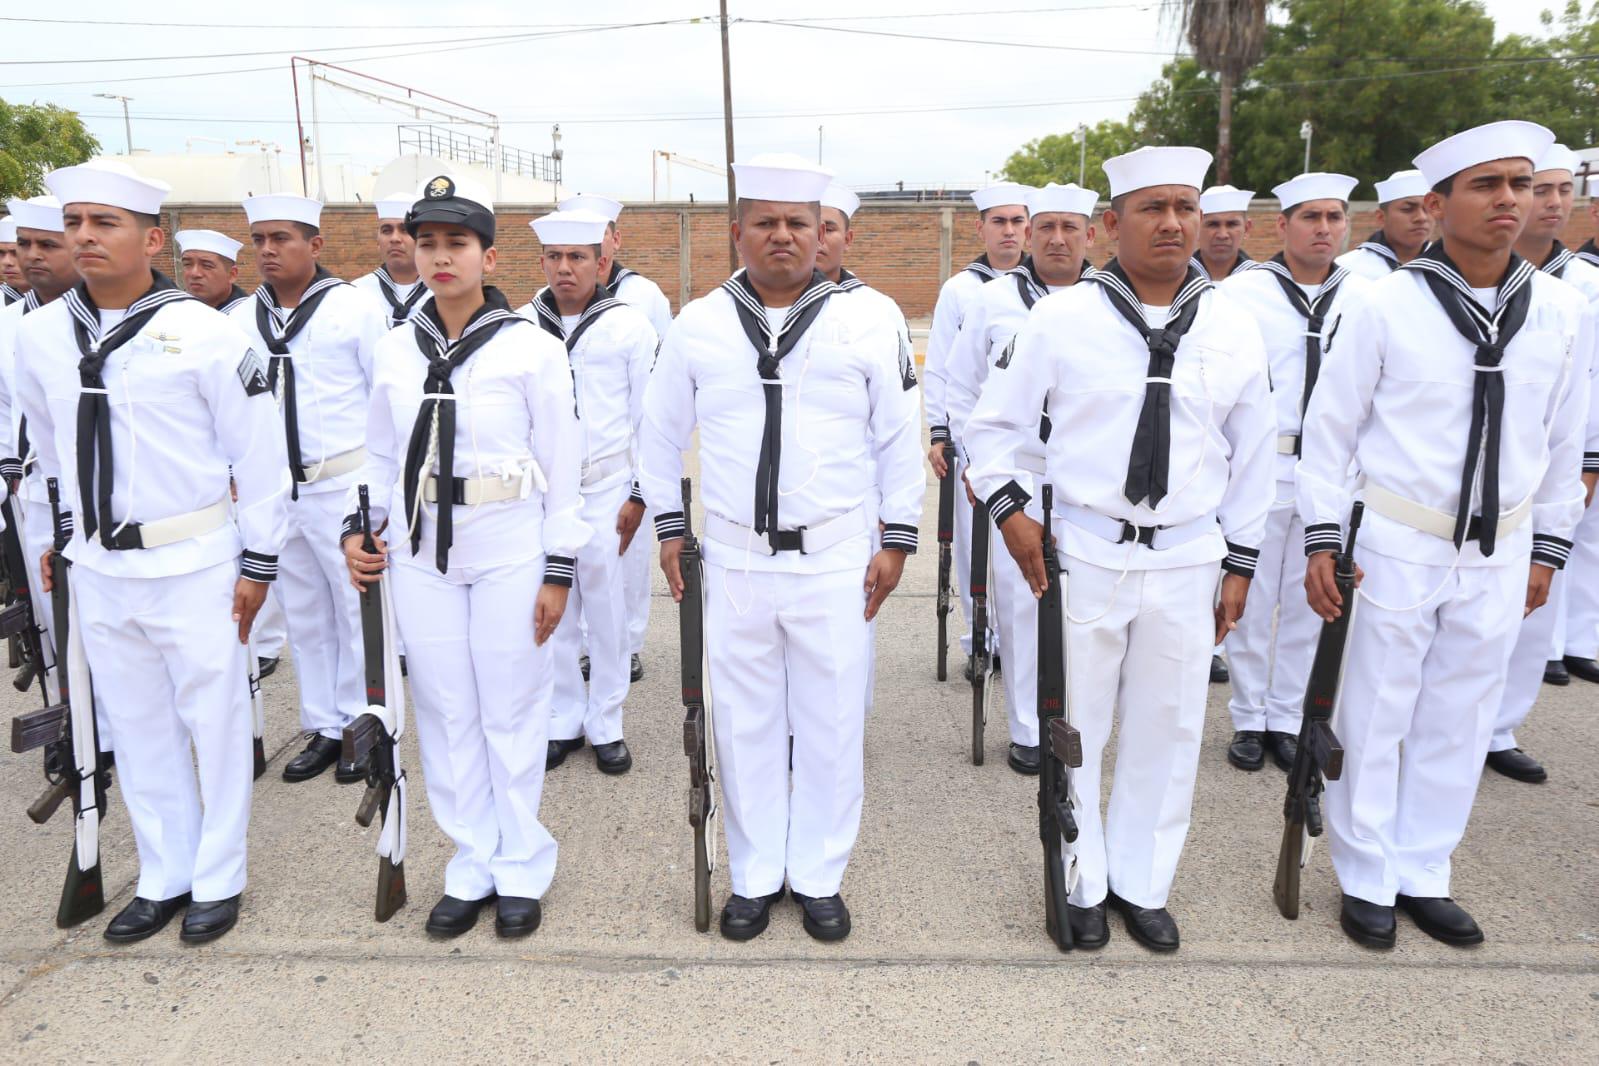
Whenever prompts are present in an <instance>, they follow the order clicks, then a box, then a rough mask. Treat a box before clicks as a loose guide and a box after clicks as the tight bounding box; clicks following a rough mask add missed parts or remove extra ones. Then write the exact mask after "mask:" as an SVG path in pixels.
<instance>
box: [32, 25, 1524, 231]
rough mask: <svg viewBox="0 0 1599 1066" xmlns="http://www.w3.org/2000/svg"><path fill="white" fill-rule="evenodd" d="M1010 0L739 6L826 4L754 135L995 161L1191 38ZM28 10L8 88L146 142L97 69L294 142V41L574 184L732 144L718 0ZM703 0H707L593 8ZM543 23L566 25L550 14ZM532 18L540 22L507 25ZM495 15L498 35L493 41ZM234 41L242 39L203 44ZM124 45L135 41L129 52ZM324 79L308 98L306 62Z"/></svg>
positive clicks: (863, 153) (918, 162)
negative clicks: (491, 124) (464, 115)
mask: <svg viewBox="0 0 1599 1066" xmlns="http://www.w3.org/2000/svg"><path fill="white" fill-rule="evenodd" d="M991 2H992V6H993V8H994V9H995V10H993V11H990V12H987V13H984V14H979V15H970V14H951V13H950V12H955V11H957V9H958V8H959V3H958V0H914V2H910V0H813V2H811V3H808V4H804V5H798V4H793V3H783V2H780V0H766V2H760V0H731V2H730V4H729V11H730V14H731V15H732V17H733V18H735V19H739V18H742V19H746V20H757V19H762V20H786V21H801V20H802V21H804V22H805V25H803V26H780V25H770V24H759V23H756V22H752V21H746V22H742V23H738V24H735V25H734V26H733V27H732V34H731V37H732V51H733V78H732V82H733V100H734V114H735V122H736V131H735V132H736V138H737V150H738V154H739V156H741V157H748V156H749V155H752V154H754V153H756V152H761V151H774V150H787V151H795V152H799V153H802V154H805V155H807V156H811V157H814V155H815V153H816V151H817V148H818V143H817V142H818V129H817V128H818V126H820V127H822V130H821V142H822V143H821V151H822V158H823V162H824V163H825V164H826V165H827V166H829V167H831V168H833V169H834V170H836V171H837V172H838V175H839V178H840V180H841V181H843V182H844V183H846V184H850V185H855V186H867V185H881V184H889V183H892V182H895V181H904V182H906V183H907V184H940V183H943V184H951V185H959V184H970V183H975V182H981V181H982V180H983V179H984V177H985V175H986V174H987V173H988V172H990V171H993V170H996V169H998V168H999V167H1000V166H1001V165H1002V164H1003V163H1004V160H1005V158H1006V156H1007V155H1009V153H1010V152H1012V151H1013V150H1015V149H1016V148H1017V147H1018V146H1020V145H1021V144H1023V143H1024V142H1026V141H1027V140H1029V139H1031V138H1033V137H1037V136H1041V135H1043V134H1048V133H1053V132H1061V131H1067V130H1070V129H1072V128H1074V127H1075V126H1076V125H1077V124H1078V123H1079V122H1089V123H1092V122H1096V121H1098V120H1100V119H1103V118H1119V117H1122V116H1124V115H1125V114H1126V113H1127V110H1128V109H1129V108H1130V106H1131V104H1132V100H1133V98H1135V97H1136V96H1137V95H1138V93H1139V92H1140V91H1142V90H1143V89H1144V88H1145V87H1146V86H1147V85H1148V84H1149V83H1150V81H1151V80H1152V79H1154V78H1155V77H1156V76H1157V75H1158V74H1159V71H1160V67H1161V64H1162V63H1163V62H1165V61H1166V60H1167V59H1169V58H1170V57H1171V56H1172V54H1173V53H1174V51H1175V50H1176V45H1177V41H1176V34H1175V31H1174V30H1173V29H1172V28H1171V27H1170V26H1169V25H1168V24H1166V23H1165V22H1163V20H1162V17H1161V13H1160V4H1159V3H1158V0H1057V2H1054V3H1051V2H1050V0H991ZM1542 6H1545V5H1544V4H1540V3H1537V2H1535V0H1534V2H1529V0H1486V7H1487V8H1488V10H1489V11H1490V13H1492V14H1493V15H1494V17H1495V18H1496V19H1497V20H1498V23H1499V29H1500V32H1501V33H1507V32H1527V33H1531V32H1536V31H1537V30H1538V10H1539V8H1540V7H1542ZM7 10H8V15H7V16H3V17H0V98H4V99H6V100H8V101H12V102H30V101H33V102H40V103H46V102H48V103H56V104H60V105H62V106H65V107H70V108H74V109H77V110H78V111H80V112H82V113H83V114H84V115H85V118H86V121H87V122H88V125H89V128H90V129H91V130H92V131H93V132H94V134H95V135H96V136H97V137H98V138H99V139H100V142H101V144H102V145H104V146H105V148H106V149H107V150H108V151H115V152H120V151H122V150H123V145H124V135H123V124H122V113H121V110H120V104H118V103H116V102H114V101H109V100H103V99H96V98H95V95H94V94H95V93H97V92H107V93H119V94H124V95H127V96H130V97H132V98H133V99H132V102H131V104H130V105H129V106H130V108H131V112H132V115H133V140H134V146H135V147H137V148H145V149H150V150H152V151H156V152H183V151H185V150H186V142H188V148H189V149H191V150H193V151H195V152H218V151H221V150H222V149H221V147H219V146H218V145H217V144H216V143H215V141H216V140H224V141H227V142H228V143H229V144H230V145H231V144H232V143H233V142H235V141H239V140H249V139H257V138H258V139H261V140H265V141H275V142H278V143H279V144H281V145H282V146H283V148H284V151H285V156H287V155H288V154H289V153H291V152H293V151H294V144H295V129H294V98H293V83H292V81H291V78H290V75H289V62H288V59H289V56H290V55H291V54H299V55H311V56H315V57H317V58H320V59H325V60H328V61H332V62H341V63H343V64H344V65H347V66H350V67H352V68H355V69H358V70H360V71H361V72H363V73H366V74H370V75H373V76H376V77H381V78H385V79H388V80H391V81H394V82H399V83H403V84H406V85H410V86H413V87H415V88H418V89H423V90H426V91H428V92H432V93H436V94H438V95H440V96H444V97H448V98H450V99H451V100H454V101H459V102H461V103H463V104H469V105H472V106H474V107H477V108H481V109H483V110H486V111H491V112H494V113H497V114H498V115H499V117H500V120H501V122H502V123H503V127H504V131H505V132H504V138H505V143H506V144H507V145H508V146H511V147H517V148H523V149H526V150H529V151H536V152H548V151H549V148H550V126H551V125H552V124H553V123H556V122H559V123H560V126H561V134H562V143H561V147H562V149H563V150H564V152H565V163H566V177H565V180H564V182H563V187H564V188H573V189H578V188H581V189H586V190H590V191H597V192H608V193H611V194H613V195H616V196H618V197H619V198H623V199H630V200H643V199H648V198H649V197H650V195H651V153H652V151H653V150H655V149H665V150H668V151H672V152H676V153H681V154H682V155H684V156H687V157H692V158H697V159H701V160H706V161H710V162H714V163H720V162H721V161H722V158H723V148H722V126H721V117H720V116H721V54H720V44H719V38H718V33H717V28H716V21H715V18H714V15H715V11H716V4H715V2H714V0H648V2H644V0H631V2H623V0H585V2H584V3H582V4H552V3H532V4H529V3H525V2H523V3H515V2H497V0H471V2H463V0H456V2H444V3H439V2H431V3H422V2H419V0H392V2H388V3H382V4H378V3H330V2H327V0H322V2H312V0H275V2H274V3H271V4H257V5H241V4H234V3H226V4H225V3H217V2H211V3H199V2H195V0H165V2H163V3H160V4H147V5H130V4H127V3H125V2H110V0H75V2H74V3H72V4H62V5H59V6H54V7H52V6H49V5H33V6H31V7H30V8H22V7H21V5H7ZM19 10H26V11H28V13H29V14H28V16H26V17H27V18H28V19H33V18H43V17H46V16H51V15H57V14H59V16H60V17H61V18H62V19H70V20H108V21H109V22H114V23H116V24H104V25H85V24H81V23H80V24H72V25H67V24H60V23H56V24H51V23H44V22H37V21H22V20H20V18H19V16H17V15H12V14H9V12H17V11H19ZM707 16H709V17H707ZM695 17H701V19H702V21H700V22H698V23H694V24H677V25H653V26H639V27H636V28H605V29H594V28H593V27H595V26H596V25H599V24H619V23H636V22H644V21H649V22H660V21H668V20H676V19H691V18H695ZM129 23H133V24H129ZM156 23H166V25H158V24H156ZM244 23H257V24H259V25H256V26H251V27H248V28H245V27H244V26H243V25H242V24H244ZM199 24H209V25H199ZM552 24H555V25H552ZM269 26H270V28H268V27H269ZM540 33H543V34H547V35H549V36H544V37H542V38H541V37H536V36H531V35H534V34H540ZM514 34H523V35H527V36H524V37H522V38H521V39H512V40H509V41H503V42H502V41H500V40H499V39H500V38H503V37H505V36H509V35H514ZM896 35H913V37H914V38H926V37H934V38H953V39H954V40H951V41H940V40H926V39H913V38H912V37H906V36H896ZM484 38H493V39H495V41H494V43H492V44H489V45H487V46H485V44H484V42H483V40H482V39H484ZM979 41H1002V42H1028V43H1031V44H1032V45H1035V46H1037V45H1044V46H1048V47H1026V48H1023V47H1002V46H998V45H985V44H979V43H975V42H979ZM441 49H449V50H441ZM425 50H431V51H430V52H427V54H414V55H408V56H396V57H393V58H379V59H372V58H364V57H373V56H387V55H390V54H391V53H402V52H404V53H416V52H423V51H425ZM238 53H254V54H250V55H239V54H238ZM218 54H226V57H224V58H209V59H207V58H183V57H191V56H203V55H218ZM124 59H126V60H131V61H126V62H120V61H118V62H113V61H112V60H124ZM46 60H48V61H51V62H48V63H47V62H41V61H46ZM63 60H70V61H71V62H60V61H63ZM262 68H265V69H262ZM219 72H220V73H219ZM134 79H141V80H134ZM300 91H301V93H302V105H303V104H304V103H305V102H306V101H305V99H304V95H305V94H306V92H307V83H306V81H305V79H304V78H303V77H302V79H301V83H300ZM319 106H320V110H321V114H322V118H323V121H324V129H323V148H324V151H325V152H326V153H328V154H329V156H330V162H350V163H354V164H357V165H360V166H362V167H371V168H375V167H377V166H381V165H382V164H383V163H385V162H387V161H388V160H389V159H390V158H392V157H393V156H394V155H396V154H398V149H397V147H396V141H395V137H396V134H395V124H396V123H397V122H401V121H409V119H408V118H406V117H405V116H401V115H398V114H397V113H396V112H395V111H393V110H390V109H386V108H384V107H383V106H381V105H379V104H377V103H375V102H372V101H369V100H365V99H362V98H360V97H358V96H355V95H353V94H350V93H344V92H332V91H328V90H327V89H325V88H324V89H321V90H319ZM1489 117H1503V116H1484V118H1485V119H1486V118H1489ZM1527 117H1529V118H1535V117H1536V116H1527ZM1290 135H1292V136H1295V137H1297V130H1296V131H1290ZM191 138H195V140H192V141H190V139H191ZM204 138H212V139H213V140H209V141H208V140H205V139H204ZM723 191H724V186H723V181H722V179H721V178H718V177H715V176H713V175H711V174H706V173H700V172H696V171H693V170H684V169H678V170H674V173H673V176H672V193H673V195H674V197H675V198H679V199H681V198H684V197H685V196H686V194H688V193H690V192H692V193H694V194H695V195H697V196H699V197H702V198H717V197H719V196H720V195H721V193H722V192H723ZM665 193H666V189H665V180H664V178H663V179H662V181H661V183H660V195H661V197H662V198H663V199H664V198H665Z"/></svg>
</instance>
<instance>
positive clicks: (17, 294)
mask: <svg viewBox="0 0 1599 1066" xmlns="http://www.w3.org/2000/svg"><path fill="white" fill-rule="evenodd" d="M27 291H28V283H27V282H26V281H24V280H23V277H22V267H21V265H20V264H19V263H18V261H17V220H16V219H14V218H12V217H10V216H9V215H8V216H6V217H5V218H0V307H10V306H11V305H12V304H14V303H16V302H17V301H18V300H20V299H22V295H23V293H25V292H27Z"/></svg>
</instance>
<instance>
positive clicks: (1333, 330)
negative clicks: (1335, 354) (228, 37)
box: [1321, 311, 1344, 355]
mask: <svg viewBox="0 0 1599 1066" xmlns="http://www.w3.org/2000/svg"><path fill="white" fill-rule="evenodd" d="M1343 321H1344V315H1343V312H1342V311H1340V312H1339V313H1338V315H1337V316H1336V317H1335V318H1334V319H1333V320H1332V325H1330V326H1328V327H1327V336H1325V337H1323V338H1322V341H1321V354H1323V355H1331V354H1332V342H1333V338H1334V337H1336V336H1338V327H1339V326H1340V325H1342V324H1343Z"/></svg>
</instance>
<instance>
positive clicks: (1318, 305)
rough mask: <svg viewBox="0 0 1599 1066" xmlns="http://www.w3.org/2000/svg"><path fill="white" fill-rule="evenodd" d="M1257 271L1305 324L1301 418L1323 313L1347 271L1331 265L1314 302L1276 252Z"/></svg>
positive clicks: (1317, 361)
mask: <svg viewBox="0 0 1599 1066" xmlns="http://www.w3.org/2000/svg"><path fill="white" fill-rule="evenodd" d="M1260 268H1261V269H1262V270H1266V271H1269V272H1270V273H1271V274H1272V275H1273V276H1275V277H1276V279H1277V284H1278V285H1280V286H1281V287H1282V290H1283V295H1284V296H1286V297H1287V298H1288V305H1289V306H1290V307H1292V308H1293V309H1294V310H1295V311H1298V312H1299V315H1300V317H1301V318H1303V319H1304V320H1305V390H1304V392H1303V393H1301V394H1300V397H1299V415H1300V417H1301V418H1303V417H1304V414H1305V410H1306V408H1308V407H1309V406H1310V390H1311V389H1314V388H1315V387H1316V378H1317V377H1319V376H1320V375H1321V331H1322V327H1323V326H1325V325H1326V323H1327V312H1328V311H1329V310H1331V309H1332V305H1333V301H1334V300H1335V299H1337V298H1338V287H1339V286H1340V285H1342V284H1343V283H1344V279H1345V278H1347V277H1348V276H1349V271H1347V270H1345V269H1344V268H1343V267H1341V266H1339V265H1338V264H1337V263H1334V264H1333V267H1332V271H1331V272H1330V273H1329V274H1328V275H1327V280H1326V281H1323V282H1322V283H1321V288H1319V289H1317V290H1316V298H1315V299H1314V300H1312V299H1311V298H1310V297H1308V296H1306V295H1305V290H1304V289H1301V288H1300V287H1299V283H1298V282H1296V281H1294V275H1293V272H1292V271H1290V270H1289V269H1288V260H1287V259H1286V258H1285V257H1284V256H1283V253H1281V252H1278V253H1277V254H1276V255H1274V256H1272V257H1271V258H1270V259H1268V260H1267V261H1266V262H1264V263H1262V264H1260ZM1294 454H1295V455H1298V454H1299V442H1298V441H1295V442H1294Z"/></svg>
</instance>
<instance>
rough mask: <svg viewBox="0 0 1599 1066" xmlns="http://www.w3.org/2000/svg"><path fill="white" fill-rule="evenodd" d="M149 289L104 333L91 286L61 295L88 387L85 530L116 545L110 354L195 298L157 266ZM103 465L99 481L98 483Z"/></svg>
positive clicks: (83, 423) (83, 445)
mask: <svg viewBox="0 0 1599 1066" xmlns="http://www.w3.org/2000/svg"><path fill="white" fill-rule="evenodd" d="M150 273H151V283H150V287H149V288H148V289H147V290H145V293H144V295H143V296H140V297H139V298H138V299H137V300H135V301H133V303H131V304H129V305H128V310H127V313H126V314H125V315H123V317H122V321H120V322H118V323H117V324H116V325H115V326H113V327H112V329H111V331H110V332H109V333H105V334H102V333H101V332H100V309H99V308H98V307H96V306H95V304H94V298H93V297H91V296H90V295H89V286H88V285H87V283H85V282H81V281H80V282H79V283H78V284H77V285H76V286H74V287H73V288H71V289H69V290H67V292H66V294H65V295H64V296H62V299H63V300H65V301H66V305H67V310H68V311H69V312H70V313H71V315H72V337H73V340H75V341H77V342H78V354H79V356H80V358H79V360H78V379H79V383H80V384H81V386H82V388H83V391H82V392H80V393H79V394H78V500H79V504H80V505H81V506H82V508H83V534H84V536H85V537H92V536H94V534H95V531H96V530H98V531H99V533H100V543H101V544H102V545H103V546H104V547H105V548H107V549H108V550H110V549H112V548H113V547H114V543H115V542H114V541H113V540H112V537H111V531H112V530H113V529H115V528H116V521H115V520H114V519H113V518H112V517H111V489H112V486H113V484H114V483H115V478H113V477H112V473H111V471H112V467H111V398H110V397H109V396H108V395H107V394H106V385H105V376H104V371H105V363H106V360H107V359H109V358H110V357H111V354H112V353H113V352H115V351H116V350H117V349H118V348H120V347H122V346H123V345H124V344H126V343H127V342H128V341H129V340H131V339H132V338H133V337H134V336H135V335H136V334H138V332H139V331H140V330H142V329H143V328H144V327H145V326H146V325H148V324H149V322H150V319H152V318H154V317H155V314H156V312H157V311H159V310H161V308H163V307H165V306H166V305H167V304H170V303H176V302H178V301H180V300H188V299H191V297H190V296H189V294H188V293H186V292H184V291H183V290H182V289H180V288H178V287H177V286H176V285H174V284H173V283H172V279H171V278H169V277H167V276H166V275H165V274H162V273H160V272H159V271H154V270H152V271H151V272H150ZM96 467H98V468H99V474H100V480H99V483H98V484H96V482H95V470H96Z"/></svg>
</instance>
